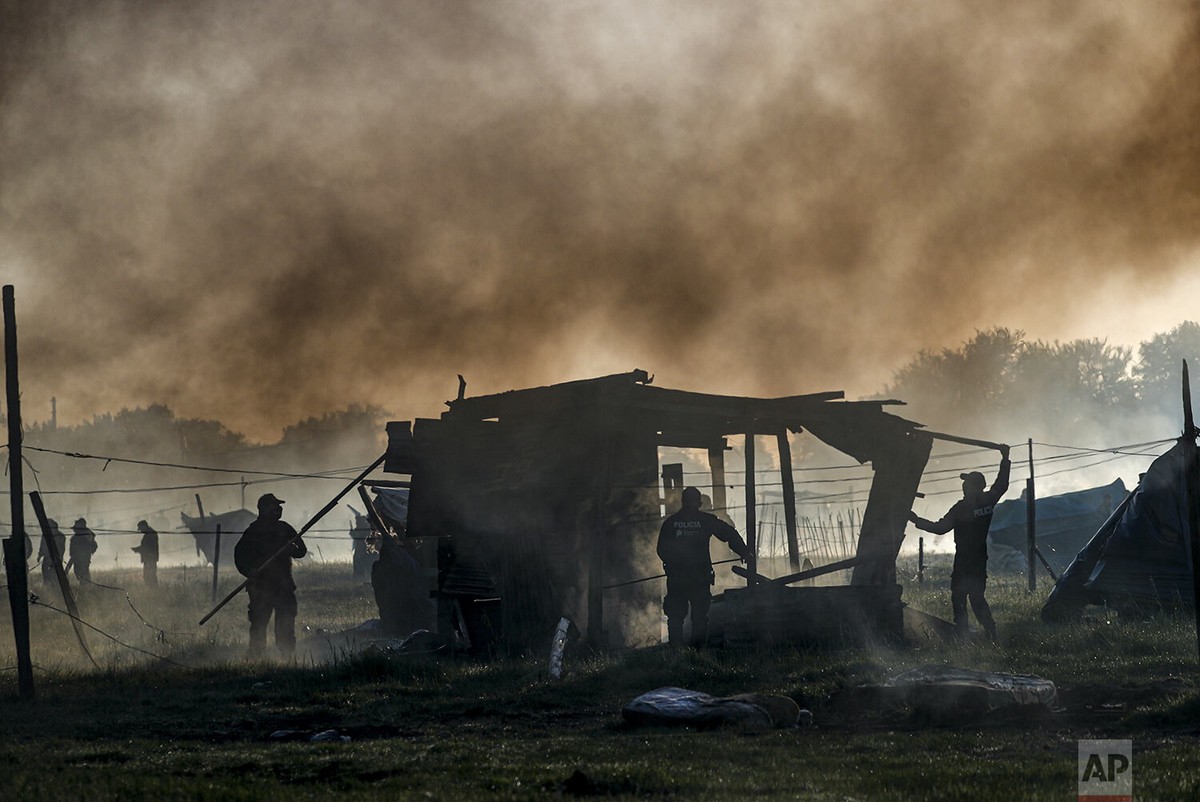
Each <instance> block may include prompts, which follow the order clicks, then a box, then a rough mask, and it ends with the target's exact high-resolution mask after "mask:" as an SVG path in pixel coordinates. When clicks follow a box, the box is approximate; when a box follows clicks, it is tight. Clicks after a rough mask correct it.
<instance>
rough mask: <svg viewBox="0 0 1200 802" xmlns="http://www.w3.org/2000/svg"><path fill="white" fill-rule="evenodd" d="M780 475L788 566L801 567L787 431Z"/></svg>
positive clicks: (781, 440)
mask: <svg viewBox="0 0 1200 802" xmlns="http://www.w3.org/2000/svg"><path fill="white" fill-rule="evenodd" d="M777 439H778V441H779V473H780V476H781V477H782V479H783V522H784V526H785V527H786V529H787V549H788V565H789V566H790V567H791V569H792V570H793V571H795V570H797V569H798V568H799V567H800V541H799V538H798V537H797V536H796V478H795V477H794V476H793V475H792V445H791V443H789V442H788V433H787V429H784V430H783V431H781V432H780V433H779V436H778V438H777Z"/></svg>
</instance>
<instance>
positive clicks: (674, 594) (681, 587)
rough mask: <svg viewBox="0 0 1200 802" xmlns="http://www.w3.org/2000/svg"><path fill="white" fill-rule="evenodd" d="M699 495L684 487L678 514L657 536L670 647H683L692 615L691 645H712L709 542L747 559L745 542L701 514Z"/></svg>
mask: <svg viewBox="0 0 1200 802" xmlns="http://www.w3.org/2000/svg"><path fill="white" fill-rule="evenodd" d="M701 503H702V499H701V496H700V491H699V490H697V489H696V488H694V487H685V488H684V489H683V493H682V495H681V496H680V506H679V512H677V513H675V514H674V515H671V516H669V517H668V518H667V519H666V520H665V521H663V525H662V528H661V529H659V532H658V557H659V559H661V560H662V563H663V570H664V571H665V572H666V574H667V595H666V597H665V598H664V599H663V612H664V613H666V615H667V641H668V642H670V643H672V644H674V645H676V646H679V645H681V644H682V643H683V622H684V620H685V619H686V618H687V616H688V611H689V610H690V611H691V616H692V643H693V644H694V645H696V646H703V645H704V644H705V643H706V642H707V641H708V608H709V605H710V604H711V603H712V597H711V596H710V595H709V588H710V587H711V586H712V584H713V582H714V581H715V579H716V577H715V575H714V574H713V570H712V557H711V556H710V554H709V551H708V539H709V538H710V537H715V538H717V539H718V540H723V541H724V542H725V543H727V544H729V548H730V549H732V550H733V551H734V553H736V554H737V555H738V556H739V557H741V558H742V559H743V560H744V559H746V557H747V556H748V554H749V551H748V549H747V548H746V544H745V542H744V541H743V540H742V536H741V535H739V534H738V531H737V530H736V529H734V528H733V527H732V526H730V525H729V524H727V523H725V522H724V521H722V520H721V519H720V518H718V517H717V516H715V515H713V514H712V513H709V512H704V511H702V510H701V509H700V504H701Z"/></svg>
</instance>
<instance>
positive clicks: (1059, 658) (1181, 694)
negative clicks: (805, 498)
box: [0, 565, 1200, 800]
mask: <svg viewBox="0 0 1200 802" xmlns="http://www.w3.org/2000/svg"><path fill="white" fill-rule="evenodd" d="M348 574H349V570H348V567H346V566H332V565H326V566H304V567H301V568H299V569H298V570H297V582H298V584H299V585H300V588H301V591H300V608H301V609H300V618H299V621H298V626H299V628H300V629H301V637H302V638H304V637H305V636H307V637H310V638H315V639H316V641H320V640H321V638H322V634H321V633H322V632H336V631H339V630H343V629H347V628H349V627H352V626H354V625H357V624H359V623H361V622H362V621H363V620H365V619H367V618H370V617H373V616H374V614H375V610H374V605H373V603H372V600H371V594H370V588H369V587H366V586H363V585H361V584H355V583H353V582H352V581H350V579H349V577H348ZM96 579H97V581H98V582H101V583H104V584H108V585H111V586H113V587H114V588H116V587H128V588H129V600H127V599H126V595H125V592H124V591H121V590H114V589H110V588H103V587H88V588H85V589H84V592H83V594H82V595H81V597H80V601H79V603H80V610H81V615H82V617H83V618H84V619H85V620H87V621H89V622H90V623H92V624H94V625H95V626H96V627H97V628H99V629H101V630H104V631H105V632H107V633H109V634H111V635H113V636H116V637H118V638H119V639H120V640H121V641H123V642H124V644H126V645H125V646H122V645H118V644H117V643H114V642H113V641H111V640H108V639H107V638H105V637H104V636H102V635H100V634H99V633H97V632H95V631H92V630H88V631H87V635H86V637H87V640H88V645H89V647H90V648H91V651H92V654H93V656H94V658H95V660H96V662H97V663H98V664H99V668H96V667H94V666H93V665H92V664H91V663H90V662H89V661H88V660H87V659H86V658H85V657H83V655H82V651H81V650H80V648H79V646H78V644H77V642H76V641H75V636H74V634H73V633H72V631H71V627H70V621H69V620H68V619H67V618H66V617H65V616H64V615H62V614H59V613H56V612H55V611H53V610H50V609H47V608H45V607H39V606H35V607H34V608H33V609H32V611H31V615H32V619H33V632H34V638H33V652H34V655H33V659H34V663H35V664H36V665H37V667H38V668H37V670H36V671H35V678H36V682H37V694H38V696H37V699H36V701H33V702H23V701H20V700H18V699H17V697H16V680H15V676H14V672H13V671H11V670H8V671H5V672H3V673H2V674H0V682H2V683H3V684H2V685H0V696H2V701H0V732H3V740H2V741H0V798H3V799H6V800H9V799H47V800H49V799H53V800H61V799H164V798H166V799H176V798H187V799H288V800H292V799H297V798H301V799H324V798H332V797H351V798H361V799H389V800H392V799H410V798H411V799H541V798H562V797H566V798H571V797H574V796H625V797H674V798H686V799H744V798H746V797H751V796H753V797H762V798H779V799H798V798H803V799H829V800H835V799H836V800H852V799H854V800H874V799H880V800H908V799H954V800H960V799H970V800H1024V799H1039V800H1042V799H1044V800H1062V799H1074V798H1075V794H1076V780H1075V777H1076V756H1077V741H1078V739H1080V738H1097V737H1099V738H1108V737H1112V738H1131V739H1132V740H1133V742H1134V749H1135V753H1134V761H1135V762H1134V798H1135V799H1178V800H1195V799H1198V798H1200V768H1198V764H1200V760H1198V758H1200V737H1198V736H1200V693H1198V688H1200V685H1198V683H1197V675H1198V673H1200V671H1198V668H1197V655H1196V640H1195V630H1194V628H1193V625H1192V622H1191V620H1190V619H1182V618H1177V617H1169V616H1163V617H1161V618H1158V619H1154V620H1151V621H1138V622H1131V621H1122V620H1120V619H1117V618H1115V617H1108V616H1105V615H1102V614H1098V615H1097V616H1095V617H1093V618H1091V619H1089V620H1088V621H1086V622H1084V623H1082V624H1079V625H1075V626H1071V627H1066V628H1055V629H1051V628H1046V627H1044V626H1043V625H1042V624H1041V623H1040V622H1039V621H1038V618H1037V612H1038V609H1039V608H1040V602H1041V599H1042V598H1043V597H1044V594H1045V590H1046V589H1045V588H1039V592H1038V593H1037V594H1035V595H1033V596H1031V595H1029V594H1027V593H1026V592H1025V590H1024V580H1023V579H1022V578H1017V577H1013V578H1005V579H998V580H995V579H994V580H993V582H992V584H991V588H990V593H989V596H990V598H991V599H992V601H993V607H994V609H995V611H996V615H997V619H998V620H999V622H1000V625H1001V628H1002V642H1001V643H1000V644H999V645H996V646H993V645H991V644H987V643H976V642H969V643H954V644H942V643H930V644H927V645H924V646H920V647H916V648H905V649H886V648H881V649H874V650H842V651H834V652H825V651H797V650H788V651H771V652H768V651H762V652H726V651H721V650H713V651H705V652H695V651H692V650H679V651H672V650H667V649H663V648H650V649H643V650H639V651H634V652H629V653H624V654H618V655H591V656H588V655H582V654H576V655H572V656H571V657H570V659H569V661H568V669H569V674H568V676H567V677H566V678H565V679H563V680H562V681H558V682H553V681H550V680H548V679H546V678H545V675H544V664H545V659H544V656H543V655H536V656H531V657H530V658H529V659H524V660H520V659H510V660H503V661H495V662H475V661H469V660H466V659H458V658H435V657H430V656H421V655H416V656H394V655H393V656H387V655H384V654H369V653H356V652H353V651H348V650H339V649H335V650H334V651H333V654H332V657H331V658H330V659H328V660H324V661H313V660H305V661H301V662H298V663H293V664H282V663H272V662H260V663H245V662H242V661H241V659H240V656H241V654H242V652H243V650H244V648H245V623H244V602H242V601H241V600H238V601H235V602H234V603H233V604H232V605H231V606H230V607H229V608H228V609H226V610H224V611H222V612H221V613H219V614H218V616H217V617H216V618H214V620H213V621H212V622H210V623H209V624H207V625H206V626H205V627H203V628H201V627H198V626H197V625H196V621H198V619H199V618H200V616H201V615H202V614H203V613H204V612H206V611H207V609H208V603H209V594H210V592H211V588H210V586H209V584H208V581H207V579H206V578H205V577H204V576H202V575H197V573H196V572H195V571H194V570H193V571H191V572H190V575H189V576H187V577H186V579H185V578H184V577H183V576H182V573H181V572H178V571H172V572H170V573H169V574H168V575H166V577H165V581H164V584H163V586H162V587H160V588H159V589H158V590H157V591H149V590H147V589H144V588H142V587H140V584H139V583H138V582H137V581H136V575H135V574H133V573H119V572H113V573H111V574H100V575H97V577H96ZM233 581H234V580H233V579H232V578H230V579H229V580H227V582H228V586H229V587H232V584H233ZM33 584H34V586H35V587H34V588H33V590H34V592H35V593H39V592H40V588H39V587H37V585H38V583H37V579H36V578H34V579H33ZM224 589H225V586H224V585H223V590H224ZM905 598H906V600H907V601H909V602H910V603H911V604H913V605H914V606H915V607H918V608H920V609H923V610H925V611H927V612H931V613H934V614H937V615H942V616H947V617H948V615H949V591H948V576H947V575H946V573H945V571H944V570H938V569H936V568H935V569H934V570H933V571H932V572H931V575H930V577H929V579H928V581H927V582H926V583H925V584H924V585H920V586H918V585H916V584H915V583H914V584H910V585H908V586H907V587H906V590H905ZM135 608H136V612H135ZM139 613H140V616H141V617H142V618H144V619H145V622H146V623H143V621H142V620H141V618H139V615H138V614H139ZM3 621H4V624H3V628H2V630H0V637H3V639H4V640H3V642H2V643H0V655H3V656H2V657H0V660H2V661H3V662H2V663H0V667H6V666H11V665H12V664H13V658H12V635H11V631H10V630H9V624H8V616H7V615H5V616H3ZM128 647H135V648H136V649H141V650H144V651H145V652H151V653H154V654H157V655H160V656H163V657H167V658H169V659H170V660H172V661H175V662H176V663H178V664H181V665H175V664H171V663H167V662H164V661H162V660H158V659H155V658H153V657H149V656H147V655H146V654H144V653H143V652H140V651H135V650H134V649H133V648H128ZM925 663H940V664H952V665H958V666H963V667H970V668H983V669H994V670H1003V671H1014V672H1020V673H1033V674H1038V675H1040V676H1043V677H1046V678H1048V679H1051V680H1053V681H1055V682H1056V683H1057V684H1058V686H1059V688H1060V694H1061V698H1062V702H1063V706H1064V708H1065V710H1064V711H1063V712H1061V713H1058V714H1056V715H1053V716H1044V717H1040V718H1036V719H1031V720H1021V721H1012V720H1006V721H993V720H979V721H970V722H965V723H962V722H960V723H958V724H957V725H954V726H949V725H943V726H937V727H933V726H928V725H923V724H921V723H919V722H917V721H915V720H914V719H913V718H912V717H910V716H908V715H906V714H905V713H903V712H902V711H889V710H881V709H874V708H870V707H867V708H863V707H861V706H855V705H854V704H847V700H853V699H854V698H855V695H854V693H853V688H854V687H856V686H857V685H858V684H861V683H864V682H869V681H875V680H881V679H884V678H886V677H888V676H890V675H892V674H894V673H896V672H898V671H901V670H903V669H906V668H909V667H914V666H918V665H922V664H925ZM663 685H679V686H683V687H688V688H693V689H696V690H701V691H706V692H709V693H714V694H727V693H737V692H746V691H756V692H765V693H775V694H785V695H788V696H791V697H793V698H794V699H796V700H797V701H799V702H801V704H803V705H805V706H808V707H809V708H810V709H812V710H813V712H814V716H815V719H816V723H817V727H816V728H815V729H810V730H790V731H773V732H766V733H741V732H732V731H717V732H691V731H673V730H669V729H665V728H651V729H644V728H643V729H637V728H632V727H628V726H626V725H625V724H624V723H623V722H622V720H621V717H620V709H621V707H622V706H623V705H624V704H625V703H626V702H628V701H629V700H630V699H631V698H633V697H634V696H636V695H637V694H639V693H642V692H644V691H647V690H651V689H653V688H656V687H660V686H663ZM327 729H336V730H337V731H338V732H339V734H342V735H347V736H349V737H350V739H351V740H350V741H349V742H340V741H339V742H330V743H310V742H307V741H283V740H277V739H272V738H271V734H272V733H274V732H276V731H278V730H295V731H300V732H305V733H308V732H316V731H322V730H327Z"/></svg>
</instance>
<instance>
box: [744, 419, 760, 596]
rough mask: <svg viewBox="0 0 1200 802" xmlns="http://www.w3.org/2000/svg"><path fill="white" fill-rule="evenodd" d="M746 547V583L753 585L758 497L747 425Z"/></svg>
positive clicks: (752, 437)
mask: <svg viewBox="0 0 1200 802" xmlns="http://www.w3.org/2000/svg"><path fill="white" fill-rule="evenodd" d="M745 451H746V547H747V553H748V554H749V555H750V556H749V557H748V558H747V560H746V568H747V569H748V571H749V573H748V574H747V575H746V584H747V585H753V584H754V583H755V582H756V581H757V580H756V577H757V576H758V537H757V532H755V526H756V525H757V522H756V521H755V518H756V517H757V513H758V510H756V509H755V508H754V507H755V504H756V503H757V501H758V499H757V498H755V496H756V495H757V493H756V492H755V488H754V426H749V427H747V431H746V448H745Z"/></svg>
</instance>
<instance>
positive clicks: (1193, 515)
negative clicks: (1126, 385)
mask: <svg viewBox="0 0 1200 802" xmlns="http://www.w3.org/2000/svg"><path fill="white" fill-rule="evenodd" d="M1183 466H1184V486H1185V487H1186V492H1187V512H1188V544H1189V545H1190V546H1191V549H1190V551H1191V553H1192V604H1193V605H1194V608H1195V611H1196V650H1197V652H1198V653H1200V462H1198V461H1197V455H1196V421H1195V418H1194V417H1193V416H1192V384H1191V380H1190V379H1189V378H1188V363H1187V360H1186V359H1185V360H1184V361H1183Z"/></svg>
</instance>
